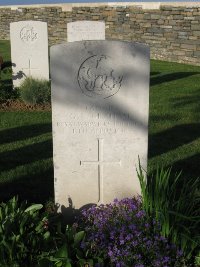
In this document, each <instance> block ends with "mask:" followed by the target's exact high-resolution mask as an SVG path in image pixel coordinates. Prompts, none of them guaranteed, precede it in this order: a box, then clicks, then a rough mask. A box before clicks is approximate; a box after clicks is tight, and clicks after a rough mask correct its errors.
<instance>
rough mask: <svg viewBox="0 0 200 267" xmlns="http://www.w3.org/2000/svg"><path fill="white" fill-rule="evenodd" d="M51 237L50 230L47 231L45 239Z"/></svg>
mask: <svg viewBox="0 0 200 267" xmlns="http://www.w3.org/2000/svg"><path fill="white" fill-rule="evenodd" d="M49 237H50V232H49V231H47V232H46V233H45V234H44V239H48V238H49Z"/></svg>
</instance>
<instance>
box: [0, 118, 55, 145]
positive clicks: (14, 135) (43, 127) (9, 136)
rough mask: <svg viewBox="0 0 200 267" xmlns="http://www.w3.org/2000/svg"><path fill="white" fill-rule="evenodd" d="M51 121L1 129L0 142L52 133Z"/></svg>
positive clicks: (4, 142)
mask: <svg viewBox="0 0 200 267" xmlns="http://www.w3.org/2000/svg"><path fill="white" fill-rule="evenodd" d="M51 132H52V125H51V123H44V124H33V125H26V126H21V127H16V128H10V129H6V130H2V131H0V144H1V145H3V144H6V143H11V142H17V141H21V140H25V139H27V138H32V137H36V136H38V135H41V134H45V133H51Z"/></svg>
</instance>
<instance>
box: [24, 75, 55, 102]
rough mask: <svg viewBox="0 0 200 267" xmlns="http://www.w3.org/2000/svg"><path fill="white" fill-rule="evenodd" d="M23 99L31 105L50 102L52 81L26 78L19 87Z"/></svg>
mask: <svg viewBox="0 0 200 267" xmlns="http://www.w3.org/2000/svg"><path fill="white" fill-rule="evenodd" d="M19 91H20V95H21V98H22V100H23V101H24V102H25V103H27V104H31V105H35V104H46V103H50V99H51V89H50V82H49V81H46V80H39V79H33V78H26V79H25V80H24V82H22V84H21V85H20V87H19Z"/></svg>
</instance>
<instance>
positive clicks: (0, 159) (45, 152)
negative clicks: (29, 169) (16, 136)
mask: <svg viewBox="0 0 200 267" xmlns="http://www.w3.org/2000/svg"><path fill="white" fill-rule="evenodd" d="M52 151H53V146H52V140H47V141H45V142H40V143H36V144H31V145H28V146H24V147H21V148H18V149H15V150H11V151H5V152H2V153H0V171H7V170H10V169H13V168H16V167H17V166H21V165H23V166H24V165H26V164H29V163H32V162H35V161H39V160H42V159H48V158H51V157H52Z"/></svg>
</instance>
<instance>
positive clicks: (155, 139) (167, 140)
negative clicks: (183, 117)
mask: <svg viewBox="0 0 200 267" xmlns="http://www.w3.org/2000/svg"><path fill="white" fill-rule="evenodd" d="M199 137H200V123H190V124H182V125H177V126H174V127H172V128H170V129H167V130H165V131H163V132H159V133H156V134H152V135H150V136H149V152H148V156H149V158H153V157H155V156H157V155H161V154H163V153H166V152H168V151H170V150H173V149H176V148H177V147H179V146H182V145H184V144H188V143H190V142H192V141H194V140H196V139H197V138H199ZM199 165H200V161H199Z"/></svg>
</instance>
